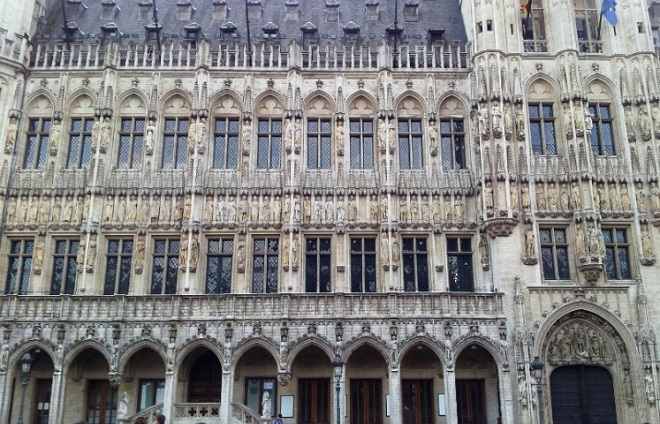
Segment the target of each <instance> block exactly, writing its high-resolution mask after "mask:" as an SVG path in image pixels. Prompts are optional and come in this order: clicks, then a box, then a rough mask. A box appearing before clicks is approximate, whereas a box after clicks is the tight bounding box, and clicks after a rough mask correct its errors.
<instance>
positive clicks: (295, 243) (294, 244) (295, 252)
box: [291, 234, 300, 266]
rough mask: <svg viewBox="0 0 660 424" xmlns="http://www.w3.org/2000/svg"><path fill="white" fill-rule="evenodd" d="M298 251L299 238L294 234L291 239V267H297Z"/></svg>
mask: <svg viewBox="0 0 660 424" xmlns="http://www.w3.org/2000/svg"><path fill="white" fill-rule="evenodd" d="M299 251H300V238H299V236H298V235H297V234H294V235H293V236H292V239H291V258H292V259H293V264H292V265H293V266H298V252H299Z"/></svg>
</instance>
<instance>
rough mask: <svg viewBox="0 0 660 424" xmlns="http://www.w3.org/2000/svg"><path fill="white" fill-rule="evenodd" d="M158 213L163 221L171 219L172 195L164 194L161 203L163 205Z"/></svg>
mask: <svg viewBox="0 0 660 424" xmlns="http://www.w3.org/2000/svg"><path fill="white" fill-rule="evenodd" d="M160 213H161V220H162V221H163V222H170V221H172V196H170V195H169V194H168V195H167V196H165V202H164V203H163V207H162V209H161V212H160Z"/></svg>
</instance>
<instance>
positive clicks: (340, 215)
mask: <svg viewBox="0 0 660 424" xmlns="http://www.w3.org/2000/svg"><path fill="white" fill-rule="evenodd" d="M344 219H346V211H345V210H344V201H343V200H342V199H338V200H337V221H339V222H343V221H344Z"/></svg>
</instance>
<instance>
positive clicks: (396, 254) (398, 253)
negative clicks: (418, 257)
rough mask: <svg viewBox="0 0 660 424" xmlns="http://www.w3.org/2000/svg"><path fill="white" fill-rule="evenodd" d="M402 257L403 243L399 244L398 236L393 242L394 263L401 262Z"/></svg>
mask: <svg viewBox="0 0 660 424" xmlns="http://www.w3.org/2000/svg"><path fill="white" fill-rule="evenodd" d="M400 258H401V245H400V244H399V240H397V239H396V238H395V239H394V241H393V242H392V263H393V264H395V265H397V264H398V263H399V259H400Z"/></svg>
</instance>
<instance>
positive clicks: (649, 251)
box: [641, 225, 653, 258]
mask: <svg viewBox="0 0 660 424" xmlns="http://www.w3.org/2000/svg"><path fill="white" fill-rule="evenodd" d="M641 238H642V255H643V256H644V257H645V258H651V257H653V244H652V243H651V236H650V234H649V229H648V227H647V226H646V225H642V235H641Z"/></svg>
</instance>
